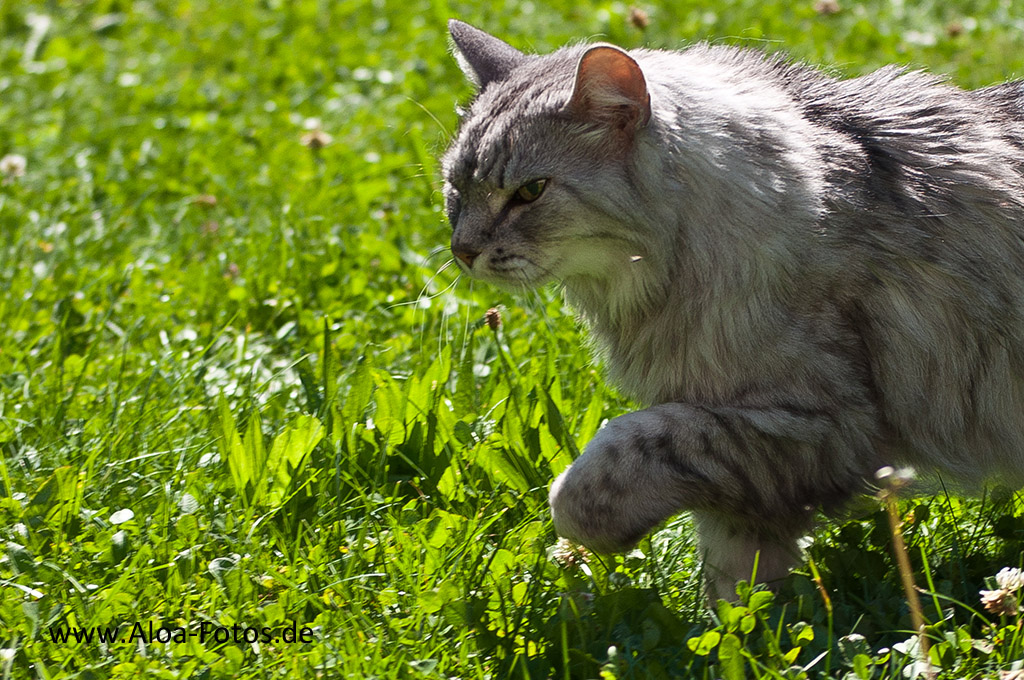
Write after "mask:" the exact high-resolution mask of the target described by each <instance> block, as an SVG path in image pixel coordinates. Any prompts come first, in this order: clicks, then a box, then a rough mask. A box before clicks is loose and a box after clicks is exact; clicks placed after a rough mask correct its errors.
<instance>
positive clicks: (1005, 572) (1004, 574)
mask: <svg viewBox="0 0 1024 680" xmlns="http://www.w3.org/2000/svg"><path fill="white" fill-rule="evenodd" d="M996 584H998V585H999V587H1000V588H1002V589H1003V590H1005V591H1007V592H1010V593H1013V592H1016V591H1018V590H1021V589H1022V588H1024V571H1022V570H1020V569H1011V568H1010V567H1004V568H1002V569H1000V570H999V573H998V574H996Z"/></svg>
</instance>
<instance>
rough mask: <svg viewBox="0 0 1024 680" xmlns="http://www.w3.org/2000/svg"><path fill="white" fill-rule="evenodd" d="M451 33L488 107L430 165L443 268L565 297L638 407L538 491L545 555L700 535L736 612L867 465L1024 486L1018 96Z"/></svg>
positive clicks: (1023, 88)
mask: <svg viewBox="0 0 1024 680" xmlns="http://www.w3.org/2000/svg"><path fill="white" fill-rule="evenodd" d="M449 28H450V31H451V35H452V38H453V39H454V41H455V47H456V56H457V58H458V59H459V62H460V64H461V66H462V68H463V71H465V73H466V75H467V76H468V77H469V78H470V79H471V80H472V81H473V82H474V83H475V84H476V85H477V86H478V88H479V92H478V95H477V97H476V98H475V100H474V101H473V102H472V105H471V106H470V108H469V110H468V112H466V113H465V115H464V116H463V118H462V122H461V126H460V128H459V131H458V134H457V136H456V138H455V140H454V142H453V143H452V145H451V147H450V148H449V149H448V152H447V153H446V154H445V157H444V162H443V167H444V177H445V197H446V201H447V208H448V216H449V219H450V221H451V224H452V227H453V229H454V230H453V233H452V243H451V247H452V253H453V254H454V255H455V257H456V258H457V259H458V261H459V263H460V266H461V268H462V270H463V272H465V273H466V274H468V275H470V276H472V277H473V278H476V279H480V280H483V281H488V282H491V283H494V284H497V285H502V286H506V287H512V288H523V287H532V286H538V285H541V284H544V283H546V282H549V281H558V282H559V283H560V284H561V285H562V287H563V288H564V291H565V295H566V297H567V298H568V300H569V301H570V303H571V304H572V305H573V306H574V307H575V308H576V309H577V310H579V312H580V314H581V316H582V317H583V319H584V320H585V321H586V323H587V325H588V326H589V327H590V330H591V333H592V334H593V336H594V338H595V340H596V345H597V347H598V348H599V350H600V353H601V355H602V356H603V357H604V359H605V361H606V364H607V367H608V370H609V372H610V374H611V377H612V378H613V379H614V380H615V382H616V383H617V384H618V385H619V386H620V387H621V388H622V389H623V390H624V391H625V393H626V394H628V395H629V396H631V397H632V398H634V399H637V400H639V401H641V402H643V403H645V404H651V405H652V406H650V407H649V408H646V409H644V410H641V411H637V412H635V413H629V414H627V415H624V416H621V417H619V418H616V419H614V420H612V421H611V422H609V423H608V424H607V425H606V426H605V427H604V428H603V429H602V430H601V431H600V432H598V434H597V436H596V437H594V439H593V441H591V442H590V444H589V445H588V446H587V448H586V451H585V453H584V454H583V456H582V457H580V458H579V460H577V461H576V462H575V463H573V465H572V466H571V467H570V468H569V469H567V470H566V471H565V472H564V473H563V474H562V475H561V476H559V477H558V478H557V479H556V480H555V482H554V484H553V485H552V487H551V497H550V502H551V512H552V516H553V519H554V524H555V528H556V530H557V531H558V533H559V534H561V535H562V536H565V537H568V538H570V539H572V540H574V541H577V542H579V543H582V544H583V545H586V546H588V547H590V548H592V549H594V550H597V551H602V552H614V551H622V550H626V549H628V548H630V547H631V546H633V545H634V544H635V543H636V542H637V541H638V540H639V539H640V538H641V537H642V536H643V535H644V534H646V533H647V532H649V531H650V530H651V529H652V528H653V527H655V526H656V525H657V524H658V523H659V522H661V521H662V520H664V519H666V518H667V517H669V516H670V515H672V514H674V513H676V512H678V511H680V510H690V511H692V512H693V515H694V517H695V519H696V522H697V526H698V531H699V537H700V545H701V549H702V551H703V553H704V554H705V557H706V562H707V567H708V568H707V573H708V574H709V595H710V596H712V597H716V596H721V597H731V596H732V594H733V585H734V583H735V581H736V580H738V579H741V578H744V579H749V578H750V576H751V572H752V569H753V567H754V561H755V556H758V555H759V557H758V558H757V560H758V562H757V565H758V566H757V574H758V580H761V581H772V580H775V579H779V578H781V577H783V576H785V574H786V573H787V571H788V569H789V568H790V567H791V566H792V565H793V564H794V562H795V561H796V560H797V559H798V557H799V555H798V551H797V547H796V540H797V538H798V537H800V536H802V535H803V534H805V533H806V532H807V531H808V529H809V527H810V524H811V520H812V516H813V514H814V512H815V511H816V510H824V511H826V512H827V511H829V510H835V509H837V508H839V507H841V506H842V505H843V504H844V503H846V502H847V501H849V500H850V499H851V497H852V496H854V495H856V494H858V493H861V492H863V491H865V490H866V489H867V488H868V482H869V481H870V480H871V479H872V476H873V474H874V473H875V471H876V470H878V469H879V468H880V467H882V466H884V465H912V466H915V467H917V468H919V469H929V470H933V471H935V472H938V473H939V474H942V475H944V476H947V477H949V478H951V479H956V480H959V481H960V482H961V483H963V484H965V485H972V484H974V485H976V484H980V483H982V482H984V481H985V480H987V479H992V478H996V479H999V480H1001V481H1002V482H1005V483H1011V484H1018V485H1019V484H1022V483H1024V84H1022V83H1006V84H1002V85H996V86H993V87H988V88H984V89H981V90H976V91H971V92H966V91H963V90H960V89H957V88H955V87H953V86H951V85H949V84H946V83H944V82H943V81H942V80H940V79H938V78H935V77H932V76H929V75H925V74H923V73H918V72H905V71H903V70H900V69H896V68H885V69H882V70H880V71H878V72H876V73H873V74H871V75H867V76H863V77H860V78H853V79H849V80H838V79H836V78H833V77H831V76H829V75H826V74H823V73H821V72H820V71H817V70H815V69H812V68H810V67H807V66H803V65H799V64H793V63H790V62H788V61H785V60H783V59H780V58H777V57H769V56H765V55H763V54H761V53H759V52H755V51H750V50H744V49H738V48H732V47H721V46H708V45H698V46H694V47H691V48H689V49H687V50H684V51H678V52H669V51H653V50H630V51H628V52H627V51H623V50H621V49H619V48H617V47H614V46H611V45H604V44H601V45H575V46H571V47H566V48H563V49H560V50H558V51H556V52H554V53H552V54H549V55H544V56H537V55H527V54H523V53H521V52H519V51H518V50H516V49H514V48H512V47H511V46H509V45H507V44H506V43H504V42H502V41H500V40H498V39H497V38H494V37H492V36H490V35H488V34H487V33H484V32H483V31H480V30H478V29H476V28H473V27H471V26H469V25H467V24H464V23H461V22H458V21H452V22H451V23H450V25H449Z"/></svg>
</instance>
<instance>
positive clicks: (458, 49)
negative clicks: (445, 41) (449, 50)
mask: <svg viewBox="0 0 1024 680" xmlns="http://www.w3.org/2000/svg"><path fill="white" fill-rule="evenodd" d="M448 32H449V33H451V36H452V40H453V41H454V43H455V50H454V51H455V58H456V59H457V60H458V62H459V67H460V68H461V69H462V72H463V73H465V74H466V77H467V78H469V79H470V80H471V81H472V82H473V83H474V84H475V85H476V86H477V87H479V88H481V89H483V88H484V87H485V86H486V85H487V84H488V83H491V82H496V81H501V80H504V79H505V78H507V77H508V74H509V73H510V72H511V71H512V69H514V68H516V67H517V66H519V65H520V64H522V63H523V62H525V61H526V60H527V59H529V57H527V56H526V55H525V54H523V53H522V52H520V51H519V50H517V49H516V48H514V47H512V46H511V45H509V44H508V43H506V42H502V41H501V40H498V39H497V38H495V37H494V36H493V35H491V34H489V33H485V32H484V31H481V30H480V29H479V28H474V27H473V26H470V25H469V24H467V23H464V22H462V21H458V20H457V19H451V20H449V21H448Z"/></svg>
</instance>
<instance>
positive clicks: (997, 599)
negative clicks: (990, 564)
mask: <svg viewBox="0 0 1024 680" xmlns="http://www.w3.org/2000/svg"><path fill="white" fill-rule="evenodd" d="M995 581H996V586H998V587H997V588H996V589H995V590H981V591H978V594H979V595H981V604H982V605H983V606H984V607H985V609H986V610H987V611H989V612H992V613H993V614H998V615H999V616H1016V615H1017V613H1018V612H1020V611H1021V606H1020V602H1019V600H1018V598H1017V591H1019V590H1022V589H1024V571H1022V570H1020V569H1011V568H1010V567H1004V568H1003V569H1000V570H999V573H998V574H996V577H995Z"/></svg>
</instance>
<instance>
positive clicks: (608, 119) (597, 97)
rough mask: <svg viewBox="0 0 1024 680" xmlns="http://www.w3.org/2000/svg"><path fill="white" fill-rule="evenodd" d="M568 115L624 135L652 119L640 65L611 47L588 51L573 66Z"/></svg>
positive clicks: (648, 97)
mask: <svg viewBox="0 0 1024 680" xmlns="http://www.w3.org/2000/svg"><path fill="white" fill-rule="evenodd" d="M569 111H570V112H571V113H572V114H573V115H574V116H577V117H578V118H581V119H583V120H586V121H590V122H596V123H601V124H604V125H607V126H609V127H612V128H614V129H616V130H619V131H622V132H624V133H627V134H632V133H633V132H636V130H638V129H640V128H642V127H643V126H644V125H646V124H647V122H648V121H649V120H650V119H651V96H650V95H649V94H648V92H647V80H646V79H645V78H644V72H643V71H641V70H640V65H639V64H637V63H636V61H634V60H633V57H631V56H629V55H628V54H626V52H624V51H623V50H620V49H619V48H618V47H615V46H613V45H596V46H594V47H591V48H590V49H589V50H587V51H586V52H585V53H584V54H583V56H582V57H581V58H580V61H579V64H578V65H577V66H576V85H575V86H574V88H573V91H572V98H571V99H570V100H569Z"/></svg>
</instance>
